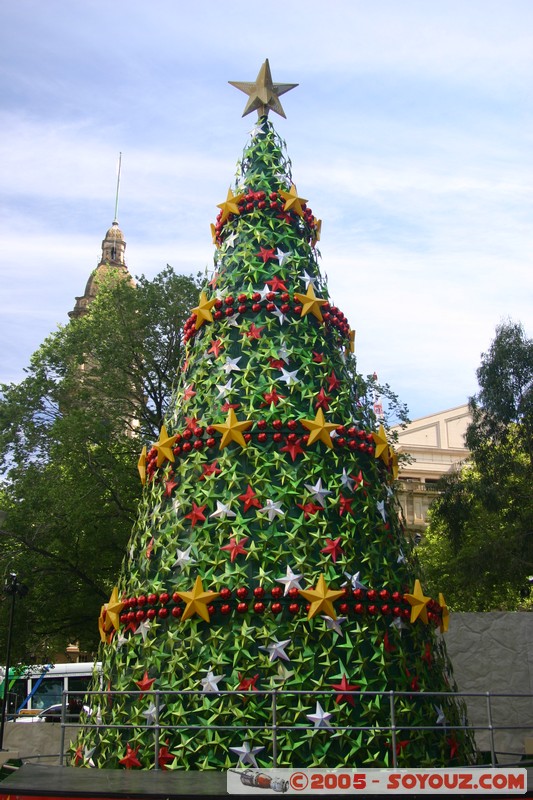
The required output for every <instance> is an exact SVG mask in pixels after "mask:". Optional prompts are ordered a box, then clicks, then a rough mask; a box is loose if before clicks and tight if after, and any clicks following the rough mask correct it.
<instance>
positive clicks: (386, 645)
mask: <svg viewBox="0 0 533 800" xmlns="http://www.w3.org/2000/svg"><path fill="white" fill-rule="evenodd" d="M383 647H384V648H385V651H386V652H387V653H394V651H395V650H396V648H395V647H394V645H393V644H391V642H390V640H389V632H388V631H385V636H384V637H383Z"/></svg>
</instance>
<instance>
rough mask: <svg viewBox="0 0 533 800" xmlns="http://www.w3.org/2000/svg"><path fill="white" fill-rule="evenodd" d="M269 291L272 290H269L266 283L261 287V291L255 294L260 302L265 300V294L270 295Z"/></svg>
mask: <svg viewBox="0 0 533 800" xmlns="http://www.w3.org/2000/svg"><path fill="white" fill-rule="evenodd" d="M271 291H272V289H271V288H270V286H267V285H266V283H265V285H264V286H263V288H262V289H261V291H260V292H257V294H258V295H260V297H261V300H265V299H266V296H267V294H270V292H271Z"/></svg>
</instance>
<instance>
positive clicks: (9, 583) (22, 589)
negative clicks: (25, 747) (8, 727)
mask: <svg viewBox="0 0 533 800" xmlns="http://www.w3.org/2000/svg"><path fill="white" fill-rule="evenodd" d="M4 594H6V595H7V596H8V597H9V596H11V608H10V611H9V623H8V626H7V648H6V665H5V670H6V671H5V677H4V696H3V698H2V715H1V719H0V751H1V750H3V749H4V726H5V724H6V715H7V700H8V695H9V691H8V690H9V668H10V666H11V636H12V633H13V619H14V616H15V598H16V597H17V595H18V596H19V597H24V596H25V595H26V594H28V587H27V586H25V585H24V584H23V583H20V582H19V580H18V578H17V575H16V573H15V572H10V573H9V576H8V577H7V578H6V581H5V584H4Z"/></svg>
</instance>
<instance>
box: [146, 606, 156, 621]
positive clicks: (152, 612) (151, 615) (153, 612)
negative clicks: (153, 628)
mask: <svg viewBox="0 0 533 800" xmlns="http://www.w3.org/2000/svg"><path fill="white" fill-rule="evenodd" d="M156 614H157V611H156V610H155V608H149V609H148V611H147V612H146V616H147V617H148V619H155V617H156Z"/></svg>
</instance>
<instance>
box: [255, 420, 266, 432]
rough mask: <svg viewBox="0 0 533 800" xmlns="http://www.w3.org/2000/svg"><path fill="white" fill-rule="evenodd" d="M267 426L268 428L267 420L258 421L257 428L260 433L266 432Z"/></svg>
mask: <svg viewBox="0 0 533 800" xmlns="http://www.w3.org/2000/svg"><path fill="white" fill-rule="evenodd" d="M266 426H267V421H266V419H260V420H258V421H257V427H258V428H259V430H260V431H264V430H265V428H266Z"/></svg>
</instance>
